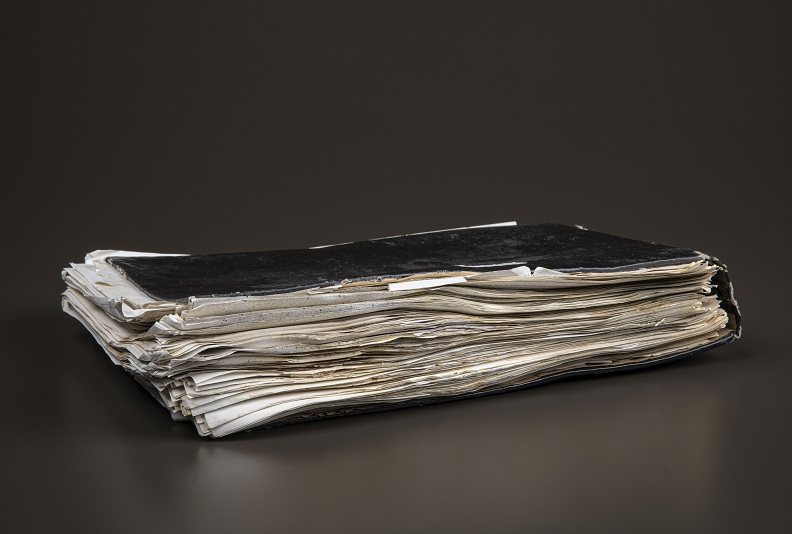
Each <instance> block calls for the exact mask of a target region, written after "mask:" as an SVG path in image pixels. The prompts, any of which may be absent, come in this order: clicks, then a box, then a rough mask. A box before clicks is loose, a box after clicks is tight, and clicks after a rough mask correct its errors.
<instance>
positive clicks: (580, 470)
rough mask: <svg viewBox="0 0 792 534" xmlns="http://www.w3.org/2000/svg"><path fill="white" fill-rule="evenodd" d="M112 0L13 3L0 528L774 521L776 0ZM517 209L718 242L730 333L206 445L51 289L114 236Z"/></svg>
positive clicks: (487, 217)
mask: <svg viewBox="0 0 792 534" xmlns="http://www.w3.org/2000/svg"><path fill="white" fill-rule="evenodd" d="M125 4H126V5H124V4H121V5H120V6H119V5H111V4H109V3H106V2H97V3H94V4H83V3H75V2H60V3H54V4H52V5H46V6H44V5H39V4H33V3H26V4H25V6H24V7H22V6H17V7H16V8H14V9H10V8H8V6H6V8H4V10H3V14H2V16H1V17H0V25H2V28H0V30H1V31H0V38H1V39H2V41H3V43H2V52H1V53H2V74H3V75H2V85H1V86H2V93H3V94H2V106H1V107H0V109H1V110H2V117H0V119H1V123H2V134H3V140H2V149H0V150H2V157H1V158H0V172H1V173H2V178H3V197H2V198H3V209H2V217H3V228H4V231H3V238H4V246H5V252H4V254H3V262H2V263H3V278H2V280H3V287H4V295H3V306H2V322H1V324H2V328H3V331H2V339H3V350H2V371H3V373H2V384H3V387H2V388H0V391H2V408H3V410H2V415H3V418H2V427H1V428H2V440H1V441H0V443H2V447H3V450H2V462H3V463H2V500H1V501H0V502H2V507H3V513H2V522H3V523H5V524H6V525H8V524H10V525H11V527H13V528H11V529H10V530H11V531H45V530H46V531H51V530H54V529H59V530H62V529H65V530H67V531H68V530H80V531H82V532H88V531H95V532H109V531H119V532H141V531H143V532H147V531H152V532H153V531H163V532H168V531H170V532H182V531H188V530H194V531H212V530H216V531H226V530H239V531H263V530H267V531H276V532H279V531H293V532H303V531H305V530H313V531H361V532H368V531H372V530H382V531H388V532H403V531H414V532H425V531H435V532H449V531H523V530H527V529H533V530H536V531H540V532H552V531H558V532H574V531H590V532H614V531H624V532H635V531H641V532H653V531H654V532H672V531H673V532H680V531H687V532H740V531H745V530H751V531H766V532H772V531H776V532H777V531H786V530H787V528H788V525H787V523H788V522H789V521H788V507H789V499H790V497H791V496H792V495H790V476H791V475H792V461H791V460H790V445H792V440H791V439H790V438H792V428H791V426H790V408H792V402H790V394H789V389H790V376H792V361H790V358H789V342H788V341H787V340H786V339H785V338H788V333H789V326H788V323H789V318H788V317H789V314H788V307H787V306H786V295H787V293H788V288H787V287H786V286H787V284H788V282H787V280H788V278H789V277H788V274H787V271H788V270H789V269H790V254H789V237H788V234H789V229H790V225H789V222H788V209H787V202H788V197H787V194H786V186H787V182H788V180H789V179H790V176H792V172H791V171H792V157H791V156H790V147H792V133H791V132H790V118H791V117H790V115H791V113H790V110H791V107H790V95H791V94H792V83H791V82H792V77H791V75H790V59H791V56H790V29H789V28H790V10H789V9H788V8H787V7H786V6H787V5H788V3H786V2H777V3H763V2H750V3H744V4H738V3H729V2H709V3H704V2H653V3H640V2H632V1H626V2H519V3H518V2H491V3H466V2H448V3H439V2H415V3H409V2H389V3H382V2H314V3H304V2H280V3H260V2H248V3H244V2H234V3H229V5H226V3H222V2H217V3H216V4H215V5H212V4H208V3H207V4H203V3H196V2H157V3H154V4H151V5H149V6H145V5H143V4H141V3H139V2H126V3H125ZM231 4H233V5H231ZM513 219H516V220H518V221H520V222H542V221H553V222H562V223H567V224H583V225H585V226H587V227H589V228H591V229H594V230H599V231H604V232H610V233H616V234H620V235H625V236H628V237H634V238H639V239H645V240H653V241H658V242H663V243H668V244H673V245H679V246H685V247H691V248H694V249H698V250H703V251H705V252H708V253H710V254H714V255H716V256H718V257H720V258H721V259H722V260H724V261H725V262H726V263H727V264H728V265H729V268H730V271H731V274H732V279H733V281H734V283H735V286H736V291H737V297H738V299H739V301H740V304H741V305H742V309H743V313H744V316H745V323H744V325H745V335H744V337H743V339H741V340H739V341H738V342H736V343H734V344H732V345H729V346H727V347H723V348H721V349H718V350H715V351H712V352H709V353H706V354H704V355H701V356H699V357H696V358H694V359H691V360H689V361H685V362H679V363H676V364H673V365H667V366H663V367H659V368H655V369H651V370H646V371H641V372H632V373H626V374H621V375H614V376H607V377H600V378H589V379H578V380H570V381H566V382H561V383H555V384H552V385H548V386H543V387H539V388H536V389H532V390H527V391H523V392H518V393H513V394H508V395H500V396H495V397H490V398H483V399H479V400H471V401H463V402H456V403H449V404H445V405H438V406H432V407H425V408H417V409H409V410H401V411H396V412H390V413H383V414H375V415H366V416H359V417H351V418H345V419H338V420H332V421H325V422H318V423H312V424H305V425H297V426H292V427H287V428H280V429H274V430H269V431H260V432H253V433H249V434H245V435H241V436H237V437H231V438H229V439H223V440H219V441H207V440H203V439H199V438H198V436H197V435H196V433H195V431H194V429H193V428H192V427H191V426H188V425H184V424H176V423H173V422H171V421H170V418H169V417H168V415H167V413H165V412H164V411H163V410H162V409H161V408H159V407H158V405H157V404H156V403H155V402H154V400H153V399H151V398H150V397H149V396H148V394H147V393H145V392H144V391H143V390H142V389H141V388H140V387H139V386H138V385H137V384H136V383H135V382H134V381H133V380H132V379H131V378H130V377H129V376H127V375H125V373H124V372H123V371H122V370H121V369H119V368H116V367H114V366H112V365H111V364H110V362H109V360H108V359H107V357H106V356H105V355H104V354H103V353H102V351H101V350H100V349H99V348H98V347H97V346H96V345H95V343H94V342H93V340H92V339H91V338H90V336H89V335H88V334H87V333H86V332H85V331H84V330H83V329H82V327H81V326H80V325H79V324H78V323H77V322H76V321H74V320H73V319H71V318H69V317H67V316H66V315H65V314H63V313H62V312H61V311H60V308H59V292H60V291H61V290H62V285H63V284H62V282H61V280H60V277H59V272H60V269H61V268H62V267H63V266H65V265H66V264H67V262H68V261H75V260H79V259H81V258H82V256H83V255H84V254H85V253H86V252H88V251H91V250H94V249H98V248H118V249H128V250H144V251H160V252H189V253H205V252H224V251H244V250H261V249H276V248H298V247H306V246H313V245H319V244H328V243H337V242H342V241H352V240H361V239H367V238H372V237H378V236H386V235H393V234H399V233H407V232H417V231H424V230H432V229H440V228H449V227H456V226H466V225H472V224H483V223H490V222H498V221H505V220H513Z"/></svg>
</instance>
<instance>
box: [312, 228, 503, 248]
mask: <svg viewBox="0 0 792 534" xmlns="http://www.w3.org/2000/svg"><path fill="white" fill-rule="evenodd" d="M497 226H517V221H508V222H500V223H493V224H480V225H478V226H463V227H461V228H447V229H445V230H431V231H429V232H416V233H414V234H401V235H390V236H387V237H375V238H374V239H370V240H369V241H380V240H382V239H394V238H396V237H406V236H410V235H424V234H437V233H440V232H453V231H454V230H470V229H473V228H494V227H497ZM350 244H352V241H348V242H346V243H335V244H333V245H319V246H316V247H309V248H310V249H317V248H327V247H340V246H341V245H350Z"/></svg>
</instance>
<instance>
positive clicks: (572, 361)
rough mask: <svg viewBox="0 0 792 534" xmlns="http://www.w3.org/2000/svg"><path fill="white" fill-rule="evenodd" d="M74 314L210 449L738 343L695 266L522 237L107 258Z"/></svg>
mask: <svg viewBox="0 0 792 534" xmlns="http://www.w3.org/2000/svg"><path fill="white" fill-rule="evenodd" d="M63 277H64V280H65V281H66V283H67V285H68V288H67V290H66V292H65V293H64V296H63V307H64V310H65V311H66V312H67V313H69V314H70V315H73V316H74V317H76V318H77V319H78V320H80V322H82V323H83V324H84V325H85V326H86V328H88V330H89V331H90V332H91V333H92V334H93V335H94V337H95V338H96V340H97V341H98V342H99V343H100V344H101V345H102V347H103V348H104V349H105V351H106V352H107V353H108V355H109V356H110V358H111V359H112V360H113V362H114V363H116V364H118V365H121V366H123V367H124V369H126V370H127V371H129V372H130V373H131V374H132V375H133V376H134V377H135V378H136V379H137V380H138V382H140V383H141V384H142V385H143V386H144V387H146V388H147V389H148V390H149V391H150V392H151V393H152V394H153V395H154V396H155V397H156V398H157V399H158V400H160V402H161V403H162V404H163V405H164V406H165V407H167V408H168V409H169V410H170V411H171V413H172V414H173V415H174V418H176V419H184V418H189V419H190V420H192V421H193V422H194V423H195V426H196V428H197V429H198V432H199V433H200V434H201V435H210V436H213V437H219V436H224V435H227V434H230V433H233V432H237V431H240V430H245V429H249V428H252V427H256V426H271V425H276V424H283V423H285V422H296V421H301V420H306V419H310V418H314V417H322V416H328V415H340V414H346V413H357V412H361V411H370V410H377V409H385V408H390V407H397V406H403V405H410V404H425V403H427V402H434V401H439V400H447V399H452V398H460V397H464V396H472V395H481V394H488V393H493V392H498V391H504V390H507V389H514V388H520V387H526V386H528V385H532V384H536V383H538V382H539V381H542V380H548V379H553V378H558V377H561V376H567V375H569V374H571V373H585V372H595V371H598V372H601V371H604V370H616V369H623V368H631V367H635V366H640V365H648V364H653V363H658V362H661V361H667V360H670V359H675V358H679V357H681V356H685V355H689V354H692V353H695V352H698V351H701V350H704V349H707V348H711V347H714V346H717V345H719V344H723V343H726V342H728V341H731V340H732V339H734V338H736V337H737V336H739V319H740V317H739V311H738V309H737V306H736V302H735V301H734V299H733V296H732V291H731V285H730V284H729V282H728V279H727V277H726V272H725V268H724V267H723V266H722V265H721V264H719V263H718V262H717V260H715V259H713V258H710V257H709V256H706V255H704V254H702V253H699V252H695V251H692V250H688V249H681V248H676V247H668V246H664V245H657V244H653V243H645V242H641V241H634V240H629V239H624V238H619V237H615V236H609V235H606V234H600V233H596V232H589V231H587V230H584V229H580V228H570V227H567V226H562V225H555V224H543V225H524V226H516V225H514V224H513V223H510V224H505V225H492V226H487V227H474V228H466V229H456V230H447V231H442V232H430V233H425V234H414V235H409V236H399V237H393V238H384V239H379V240H372V241H367V242H360V243H348V244H343V245H336V246H330V247H317V248H314V249H306V250H288V251H269V252H258V253H241V254H217V255H205V256H183V255H159V254H144V253H135V252H125V251H96V252H93V253H91V254H89V255H88V256H87V257H86V259H85V263H82V264H72V266H71V267H70V268H67V269H65V270H64V272H63Z"/></svg>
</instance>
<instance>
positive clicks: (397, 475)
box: [10, 318, 776, 531]
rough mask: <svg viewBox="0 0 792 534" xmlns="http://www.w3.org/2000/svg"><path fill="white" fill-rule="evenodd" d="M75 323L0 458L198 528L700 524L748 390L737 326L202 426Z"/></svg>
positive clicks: (22, 471)
mask: <svg viewBox="0 0 792 534" xmlns="http://www.w3.org/2000/svg"><path fill="white" fill-rule="evenodd" d="M66 319H67V318H65V319H64V321H65V320H66ZM69 324H70V323H69ZM84 337H87V336H84V335H83V334H82V333H81V334H79V337H72V338H69V337H66V339H68V340H69V341H68V344H69V345H70V346H69V348H68V350H67V351H64V350H63V347H60V346H59V344H58V341H55V340H42V343H44V344H45V345H48V346H47V347H46V348H47V349H51V352H47V353H46V355H45V353H44V352H42V353H41V357H42V358H46V359H47V360H46V363H47V365H48V367H47V368H49V369H53V374H44V375H42V376H41V377H40V378H39V385H40V389H39V390H38V391H39V395H38V396H36V397H33V398H31V399H30V401H29V402H30V403H31V409H30V410H28V411H27V413H39V414H41V415H42V420H39V421H34V420H30V419H26V418H25V419H23V418H21V417H19V416H18V415H15V413H16V412H11V417H12V419H13V420H14V421H15V424H16V425H17V429H16V430H17V433H16V434H15V435H17V436H25V437H26V448H25V450H24V451H21V452H20V453H19V455H18V457H19V458H23V459H25V462H20V463H19V464H18V465H14V466H12V469H11V471H10V475H11V476H13V477H14V478H15V479H19V480H30V482H29V483H25V486H24V487H25V488H26V491H28V492H30V491H34V488H35V491H37V492H40V493H41V498H44V499H46V498H47V497H48V496H50V495H58V499H57V500H55V501H52V502H53V504H52V506H54V507H56V508H57V510H59V515H58V516H57V517H60V518H67V519H68V518H70V519H74V520H79V521H83V522H86V521H87V522H89V523H90V522H91V521H101V520H102V518H104V519H105V520H106V519H107V518H114V517H125V518H128V520H129V521H130V525H137V526H139V527H140V528H143V527H145V526H146V524H147V521H146V518H147V517H154V516H156V517H162V516H163V515H167V516H169V517H170V516H171V515H172V516H173V517H179V524H180V525H183V526H184V528H194V527H198V526H201V527H203V528H204V529H209V528H213V529H222V528H224V526H225V525H227V524H228V523H229V522H238V518H239V517H246V518H249V520H250V521H252V522H253V523H255V524H260V525H267V526H268V527H270V528H271V529H273V530H276V529H277V530H283V529H284V528H286V527H287V526H289V527H290V528H291V529H292V530H299V529H300V527H307V526H308V525H316V524H317V522H319V524H326V525H328V526H335V527H344V526H349V525H350V521H352V522H354V523H355V524H356V525H377V526H379V527H380V528H379V529H380V530H391V531H404V530H413V531H415V530H427V529H429V530H432V529H434V530H442V525H444V524H446V520H447V518H449V517H452V516H453V517H454V518H455V521H459V522H461V523H463V524H467V525H470V526H471V530H481V529H484V528H487V526H488V525H490V524H491V522H492V521H496V522H497V521H499V520H503V521H508V522H509V523H508V525H511V526H514V525H515V523H514V521H516V520H517V519H519V518H523V519H524V521H525V522H526V524H528V523H529V524H530V525H532V526H533V527H534V528H535V529H537V530H547V529H557V527H559V523H558V522H559V521H562V522H563V525H562V526H563V527H564V528H567V529H575V530H579V529H585V528H586V526H587V525H588V524H590V522H596V523H597V524H600V525H601V524H609V522H611V521H614V522H616V523H618V525H619V526H620V527H621V528H622V529H642V527H645V526H646V525H647V524H648V523H653V522H656V523H657V524H658V525H666V526H668V525H670V524H671V523H670V522H671V521H672V520H673V522H676V521H682V522H683V523H684V524H685V525H688V526H690V525H694V526H695V525H705V524H706V522H707V521H709V520H710V518H711V517H712V515H713V514H714V513H715V512H717V510H718V506H722V503H723V498H724V497H723V491H724V481H723V476H724V474H723V473H724V471H723V462H724V458H725V457H728V455H729V454H730V450H731V449H730V447H731V446H732V442H731V441H730V440H731V439H732V438H733V436H732V434H734V432H735V428H734V422H733V421H734V420H735V414H740V413H743V412H741V411H740V410H741V409H742V408H741V407H742V406H743V404H745V403H746V402H748V403H750V402H751V401H752V399H746V398H745V397H744V396H743V395H742V394H741V393H740V392H741V391H742V390H741V389H740V387H737V386H739V385H740V383H741V382H742V381H745V380H750V379H751V376H752V375H751V374H750V372H749V371H748V370H749V369H753V368H756V366H750V365H748V366H744V367H743V368H740V369H737V371H738V372H735V367H734V366H735V365H742V362H748V361H750V357H747V356H746V355H745V354H744V353H743V354H738V353H737V351H735V349H734V348H732V347H735V348H736V349H738V350H743V351H744V350H746V349H748V348H750V346H746V345H745V344H744V343H742V342H741V343H737V344H735V345H733V346H729V347H725V348H724V349H723V350H721V351H712V352H710V353H706V354H703V355H700V356H698V357H696V358H693V359H691V360H688V361H684V362H678V363H674V364H669V365H665V366H661V367H657V368H654V369H647V370H644V371H638V372H630V373H624V374H618V375H611V376H602V377H593V378H584V379H575V380H567V381H563V382H558V383H554V384H549V385H545V386H541V387H537V388H534V389H529V390H525V391H521V392H515V393H509V394H505V395H498V396H493V397H486V398H481V399H473V400H465V401H459V402H452V403H447V404H440V405H434V406H429V407H425V408H412V409H403V410H397V411H392V412H384V413H379V414H370V415H361V416H353V417H346V418H339V419H334V420H327V421H320V422H312V423H306V424H301V425H293V426H287V427H281V428H275V429H269V430H259V431H254V432H250V433H247V434H241V435H239V436H231V437H230V438H228V439H221V440H215V441H211V440H206V439H201V438H198V437H197V436H196V435H195V432H194V429H193V428H192V427H191V426H190V425H188V424H179V423H173V422H171V421H170V419H169V418H168V417H167V415H166V414H164V413H163V411H162V408H161V407H159V406H158V405H157V404H156V402H154V401H153V400H152V399H151V398H150V397H149V395H148V394H147V393H146V392H145V391H144V390H143V389H142V388H140V387H139V386H138V385H137V384H135V383H134V381H130V380H129V379H128V376H126V374H125V373H124V372H123V371H122V370H120V369H118V368H116V367H115V366H113V365H111V364H109V363H108V362H107V361H106V357H105V356H104V354H102V353H101V351H100V350H99V349H98V348H97V347H96V346H95V344H93V341H92V340H91V339H90V338H87V339H83V338H84ZM62 339H63V338H62ZM40 363H41V361H38V362H36V363H35V364H34V363H33V361H32V360H28V361H26V362H25V363H24V365H26V366H28V367H23V368H19V369H16V372H21V373H23V374H24V371H25V370H27V371H28V374H31V373H32V371H33V369H34V367H33V365H38V364H40ZM742 370H745V371H746V372H743V373H742V374H740V371H742ZM765 380H766V379H765ZM767 384H768V387H770V388H773V387H775V386H776V385H775V384H774V383H773V382H767ZM45 414H48V415H46V416H45ZM737 430H739V428H738V429H737ZM25 477H28V478H25ZM75 488H76V489H75ZM91 503H101V507H99V508H96V507H92V506H91ZM626 503H628V504H629V505H626ZM567 510H568V511H567ZM196 511H201V512H200V513H197V512H196ZM405 511H409V513H405ZM669 511H672V512H671V513H672V515H673V517H668V514H669ZM54 518H55V516H52V517H51V518H50V517H48V516H42V517H41V518H38V519H40V520H41V521H49V520H53V521H54ZM235 518H237V519H235ZM499 518H502V519H499ZM506 518H508V519H506ZM559 518H562V519H559ZM647 522H648V523H647Z"/></svg>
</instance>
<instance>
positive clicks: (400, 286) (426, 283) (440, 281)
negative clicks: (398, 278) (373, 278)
mask: <svg viewBox="0 0 792 534" xmlns="http://www.w3.org/2000/svg"><path fill="white" fill-rule="evenodd" d="M464 282H467V279H466V278H465V277H464V276H447V277H445V278H432V279H429V280H412V281H410V282H395V283H393V284H388V291H406V290H408V289H427V288H430V287H440V286H447V285H451V284H462V283H464Z"/></svg>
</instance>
